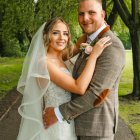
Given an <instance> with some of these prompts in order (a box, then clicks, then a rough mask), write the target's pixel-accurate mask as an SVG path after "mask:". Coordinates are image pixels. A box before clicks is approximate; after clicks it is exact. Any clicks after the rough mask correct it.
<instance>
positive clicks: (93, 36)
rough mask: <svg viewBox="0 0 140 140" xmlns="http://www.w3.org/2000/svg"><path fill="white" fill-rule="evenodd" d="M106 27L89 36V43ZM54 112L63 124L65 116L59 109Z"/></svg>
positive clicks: (104, 25)
mask: <svg viewBox="0 0 140 140" xmlns="http://www.w3.org/2000/svg"><path fill="white" fill-rule="evenodd" d="M106 26H107V25H106V23H104V24H103V25H102V26H101V27H100V28H99V29H98V30H97V31H96V32H94V33H93V34H91V35H90V36H87V43H89V44H90V43H91V42H92V41H93V40H94V39H95V38H96V37H97V36H98V35H99V33H100V32H101V31H102V30H103V29H104V28H105V27H106ZM54 112H55V115H56V117H57V119H58V121H59V122H60V123H61V122H63V116H62V114H61V112H60V110H59V107H55V108H54Z"/></svg>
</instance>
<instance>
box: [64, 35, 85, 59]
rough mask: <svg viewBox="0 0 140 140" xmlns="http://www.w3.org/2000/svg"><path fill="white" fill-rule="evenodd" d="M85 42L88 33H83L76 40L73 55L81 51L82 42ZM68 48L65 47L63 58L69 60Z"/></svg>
mask: <svg viewBox="0 0 140 140" xmlns="http://www.w3.org/2000/svg"><path fill="white" fill-rule="evenodd" d="M83 42H86V34H83V35H82V36H81V37H80V38H79V39H78V40H77V42H76V44H74V46H73V56H72V57H74V56H75V55H77V54H78V53H79V52H80V49H79V48H80V44H81V43H83ZM67 53H68V51H67V49H65V50H64V51H63V56H62V57H63V60H64V61H66V60H67Z"/></svg>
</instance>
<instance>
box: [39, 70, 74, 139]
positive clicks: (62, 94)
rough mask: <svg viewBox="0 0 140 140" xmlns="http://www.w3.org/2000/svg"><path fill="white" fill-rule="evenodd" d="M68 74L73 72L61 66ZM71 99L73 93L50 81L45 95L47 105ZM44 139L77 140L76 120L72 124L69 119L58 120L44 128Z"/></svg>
mask: <svg viewBox="0 0 140 140" xmlns="http://www.w3.org/2000/svg"><path fill="white" fill-rule="evenodd" d="M61 70H62V71H63V72H65V73H67V74H71V73H70V72H69V71H68V70H67V69H65V68H61ZM70 100H71V94H70V93H69V92H67V91H65V90H64V89H62V88H60V87H58V86H57V85H56V84H54V83H53V82H51V83H50V85H49V87H48V90H47V92H46V94H45V95H44V101H45V107H58V106H59V105H61V104H63V103H66V102H68V101H70ZM44 131H45V132H43V135H42V137H43V138H42V139H43V140H77V137H76V135H75V127H74V121H73V120H71V121H70V124H69V123H67V121H63V122H62V123H60V122H57V123H56V124H54V125H52V126H51V127H49V128H48V129H46V130H44Z"/></svg>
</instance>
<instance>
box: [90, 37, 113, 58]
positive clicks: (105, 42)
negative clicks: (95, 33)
mask: <svg viewBox="0 0 140 140" xmlns="http://www.w3.org/2000/svg"><path fill="white" fill-rule="evenodd" d="M110 40H111V37H110V36H107V37H103V38H101V39H100V40H98V41H97V42H96V44H95V45H94V47H93V49H92V51H91V54H94V56H96V57H99V56H100V55H101V53H102V52H103V50H104V49H105V48H106V47H108V46H110V45H111V44H112V42H110Z"/></svg>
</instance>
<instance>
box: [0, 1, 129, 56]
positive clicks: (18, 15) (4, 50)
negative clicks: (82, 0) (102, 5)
mask: <svg viewBox="0 0 140 140" xmlns="http://www.w3.org/2000/svg"><path fill="white" fill-rule="evenodd" d="M77 3H78V0H67V1H66V0H57V1H56V0H47V1H46V0H38V1H37V2H36V3H35V2H34V0H24V1H21V0H10V1H8V0H1V1H0V49H1V52H0V56H24V55H25V53H26V52H27V50H28V47H29V44H30V41H31V39H32V36H33V34H34V33H35V32H36V30H37V29H38V28H39V26H40V25H41V24H42V23H44V22H46V21H47V20H48V19H50V18H53V17H56V16H60V17H63V18H64V20H65V21H66V22H67V23H69V26H70V29H71V34H72V40H73V41H74V42H76V40H77V38H78V37H79V36H80V34H81V33H82V31H81V29H80V27H79V25H78V21H77V5H78V4H77ZM112 4H113V3H112V0H109V1H108V2H107V15H108V16H109V14H110V13H111V9H112ZM117 22H118V23H117V24H116V26H115V27H114V29H113V30H115V32H117V34H118V36H119V37H120V38H121V39H122V41H123V42H124V44H125V46H126V48H130V46H131V45H130V39H129V33H128V30H127V29H126V27H125V25H123V23H122V22H120V19H118V20H117ZM118 24H119V25H121V28H120V26H118ZM122 29H124V30H125V31H123V32H120V31H121V30H122Z"/></svg>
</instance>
